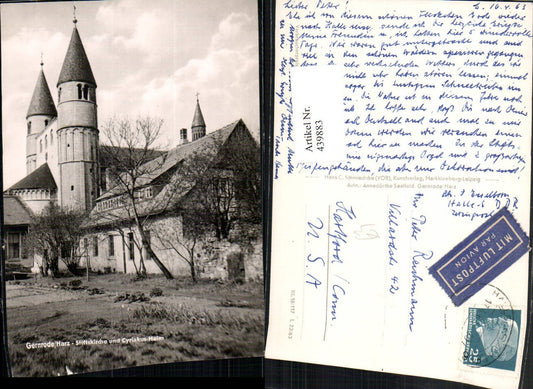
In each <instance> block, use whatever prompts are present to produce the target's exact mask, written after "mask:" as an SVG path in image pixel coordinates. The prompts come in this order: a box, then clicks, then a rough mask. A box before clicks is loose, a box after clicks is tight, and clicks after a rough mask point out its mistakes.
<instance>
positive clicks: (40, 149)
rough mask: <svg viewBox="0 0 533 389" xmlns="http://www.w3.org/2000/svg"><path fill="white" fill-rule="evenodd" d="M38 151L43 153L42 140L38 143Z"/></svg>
mask: <svg viewBox="0 0 533 389" xmlns="http://www.w3.org/2000/svg"><path fill="white" fill-rule="evenodd" d="M39 151H40V152H42V151H43V140H42V139H41V140H40V141H39Z"/></svg>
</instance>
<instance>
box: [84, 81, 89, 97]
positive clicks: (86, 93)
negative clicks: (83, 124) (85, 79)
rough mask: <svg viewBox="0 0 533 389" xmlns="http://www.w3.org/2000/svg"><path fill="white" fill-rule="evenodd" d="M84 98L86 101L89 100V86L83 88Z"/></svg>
mask: <svg viewBox="0 0 533 389" xmlns="http://www.w3.org/2000/svg"><path fill="white" fill-rule="evenodd" d="M83 98H84V99H85V100H88V99H89V86H88V85H84V86H83Z"/></svg>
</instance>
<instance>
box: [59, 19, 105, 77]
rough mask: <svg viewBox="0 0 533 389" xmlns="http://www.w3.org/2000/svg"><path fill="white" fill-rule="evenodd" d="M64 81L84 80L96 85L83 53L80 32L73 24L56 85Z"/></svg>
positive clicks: (85, 55)
mask: <svg viewBox="0 0 533 389" xmlns="http://www.w3.org/2000/svg"><path fill="white" fill-rule="evenodd" d="M66 81H85V82H88V83H91V84H93V85H95V86H96V81H95V80H94V76H93V71H92V70H91V65H90V64H89V60H88V59H87V54H85V49H84V48H83V44H82V43H81V38H80V34H79V33H78V29H77V28H76V24H74V30H73V31H72V37H71V38H70V44H69V46H68V50H67V55H65V60H64V61H63V67H62V68H61V73H59V80H58V81H57V85H58V86H59V84H61V83H63V82H66Z"/></svg>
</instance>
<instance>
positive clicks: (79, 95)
mask: <svg viewBox="0 0 533 389" xmlns="http://www.w3.org/2000/svg"><path fill="white" fill-rule="evenodd" d="M76 86H77V87H78V99H79V100H81V84H78V85H76Z"/></svg>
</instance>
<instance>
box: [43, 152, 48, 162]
mask: <svg viewBox="0 0 533 389" xmlns="http://www.w3.org/2000/svg"><path fill="white" fill-rule="evenodd" d="M44 160H45V161H48V153H44Z"/></svg>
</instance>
